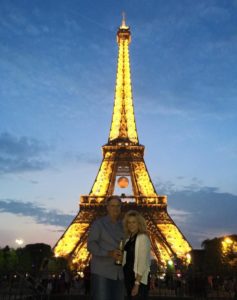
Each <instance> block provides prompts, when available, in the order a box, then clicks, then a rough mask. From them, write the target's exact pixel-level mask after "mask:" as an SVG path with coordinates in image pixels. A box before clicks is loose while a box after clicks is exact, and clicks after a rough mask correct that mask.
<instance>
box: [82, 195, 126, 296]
mask: <svg viewBox="0 0 237 300" xmlns="http://www.w3.org/2000/svg"><path fill="white" fill-rule="evenodd" d="M106 204H107V212H108V214H107V215H106V216H105V217H102V218H100V219H97V220H96V221H95V222H94V223H93V224H92V226H91V229H90V232H89V236H88V242H87V247H88V250H89V252H90V253H91V254H92V259H91V297H92V300H123V299H124V288H123V286H124V281H123V278H124V276H123V268H122V266H121V265H116V264H115V262H116V261H122V252H121V250H118V246H119V243H120V240H121V239H122V238H123V226H122V221H121V220H120V215H121V199H120V198H119V197H118V196H111V197H109V198H108V199H107V202H106Z"/></svg>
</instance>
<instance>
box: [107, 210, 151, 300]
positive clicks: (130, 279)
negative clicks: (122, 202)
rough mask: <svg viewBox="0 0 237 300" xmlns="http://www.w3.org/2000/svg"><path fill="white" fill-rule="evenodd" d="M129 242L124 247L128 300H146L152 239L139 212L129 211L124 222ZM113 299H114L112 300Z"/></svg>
mask: <svg viewBox="0 0 237 300" xmlns="http://www.w3.org/2000/svg"><path fill="white" fill-rule="evenodd" d="M123 224H124V231H125V234H126V236H127V240H126V243H125V246H124V258H123V265H124V267H123V269H124V279H125V286H126V290H127V296H128V299H133V297H134V296H136V299H141V300H146V299H148V291H149V280H148V279H149V272H150V265H151V259H150V250H151V244H150V239H149V237H148V235H147V230H146V222H145V219H144V218H143V217H142V215H141V214H139V213H138V212H137V211H134V210H131V211H128V212H127V213H126V215H125V217H124V220H123ZM111 299H112V298H111Z"/></svg>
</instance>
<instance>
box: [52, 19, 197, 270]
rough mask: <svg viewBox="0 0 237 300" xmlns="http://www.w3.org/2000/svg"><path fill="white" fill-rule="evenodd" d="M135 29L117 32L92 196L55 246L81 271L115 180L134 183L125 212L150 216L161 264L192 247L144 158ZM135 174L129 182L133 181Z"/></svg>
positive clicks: (126, 198)
mask: <svg viewBox="0 0 237 300" xmlns="http://www.w3.org/2000/svg"><path fill="white" fill-rule="evenodd" d="M130 42H131V32H130V28H129V27H128V26H127V25H126V23H125V17H124V16H123V20H122V24H121V26H120V27H119V29H118V32H117V43H118V65H117V77H116V87H115V97H114V108H113V116H112V122H111V128H110V133H109V139H108V142H107V144H105V145H104V146H103V147H102V151H103V159H102V162H101V165H100V168H99V171H98V174H97V176H96V179H95V181H94V184H93V186H92V189H91V191H90V193H89V195H82V196H81V197H80V210H79V213H78V214H77V216H76V217H75V218H74V220H73V221H72V223H71V224H70V225H69V226H68V228H67V229H66V231H65V233H64V234H63V235H62V237H61V238H60V239H59V241H58V242H57V244H56V245H55V247H54V254H55V256H60V257H65V258H67V259H68V260H69V262H70V264H71V266H72V267H73V268H75V269H77V270H79V269H83V268H84V267H85V265H86V264H87V263H88V260H89V258H90V255H89V253H88V251H87V237H88V231H89V228H90V225H91V223H92V222H93V221H94V220H95V219H96V218H97V217H99V216H102V215H104V214H105V212H106V206H105V199H106V198H107V197H108V196H111V195H114V192H115V186H116V181H117V179H118V178H119V180H118V181H120V182H121V181H122V184H124V183H125V186H126V185H127V184H128V183H129V185H130V193H131V194H132V195H125V193H122V195H121V197H122V200H123V206H122V211H123V212H126V211H127V210H130V209H135V210H137V211H140V212H141V213H142V215H143V216H144V217H145V219H146V222H147V228H148V232H149V236H150V239H151V245H152V252H153V255H154V257H155V258H156V259H157V260H158V262H159V264H160V265H163V266H165V265H166V264H167V261H169V260H170V259H173V258H178V259H180V260H182V261H183V262H184V261H185V260H186V255H187V253H188V252H189V251H190V250H191V246H190V244H189V243H188V242H187V240H186V239H185V237H184V236H183V234H182V233H181V231H180V230H179V228H178V227H177V226H176V225H175V223H174V221H173V220H172V218H171V217H170V216H169V214H168V212H167V196H162V195H159V194H158V193H157V192H156V190H155V187H154V185H153V183H152V181H151V178H150V176H149V173H148V170H147V168H146V164H145V161H144V158H143V157H144V149H145V147H144V146H143V145H141V144H140V143H139V140H138V134H137V129H136V123H135V116H134V108H133V97H132V87H131V76H130V61H129V44H130ZM129 179H130V182H129Z"/></svg>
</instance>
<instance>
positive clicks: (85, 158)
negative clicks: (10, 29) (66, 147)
mask: <svg viewBox="0 0 237 300" xmlns="http://www.w3.org/2000/svg"><path fill="white" fill-rule="evenodd" d="M64 157H65V159H66V160H67V161H73V162H79V163H88V164H95V165H98V164H99V163H100V162H101V158H100V157H99V156H98V155H96V154H93V153H91V152H67V153H64Z"/></svg>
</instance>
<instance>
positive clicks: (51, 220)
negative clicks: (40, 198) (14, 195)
mask: <svg viewBox="0 0 237 300" xmlns="http://www.w3.org/2000/svg"><path fill="white" fill-rule="evenodd" d="M0 212H6V213H12V214H16V215H20V216H26V217H32V218H33V219H35V222H36V223H39V224H45V225H56V226H67V225H68V224H69V223H70V222H71V221H72V219H73V216H72V215H68V214H64V213H62V212H60V211H58V210H56V209H55V210H54V209H51V210H48V209H46V208H44V207H42V206H41V205H38V204H35V203H33V202H23V201H19V200H14V199H0Z"/></svg>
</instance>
